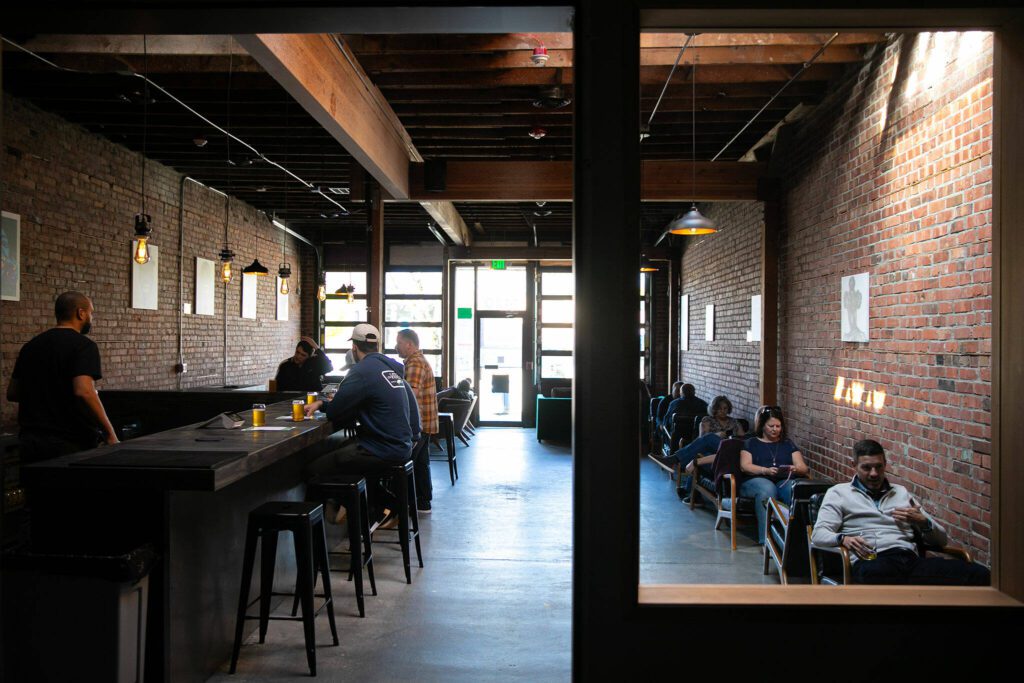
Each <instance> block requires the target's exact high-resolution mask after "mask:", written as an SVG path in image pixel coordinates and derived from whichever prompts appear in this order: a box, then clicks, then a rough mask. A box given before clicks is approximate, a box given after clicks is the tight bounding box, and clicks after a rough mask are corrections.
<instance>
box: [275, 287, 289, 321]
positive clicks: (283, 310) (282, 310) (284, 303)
mask: <svg viewBox="0 0 1024 683" xmlns="http://www.w3.org/2000/svg"><path fill="white" fill-rule="evenodd" d="M281 282H282V279H281V278H280V277H279V278H277V289H276V290H274V291H276V292H277V319H278V320H287V319H288V295H287V294H282V293H281Z"/></svg>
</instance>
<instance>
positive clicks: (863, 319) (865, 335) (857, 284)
mask: <svg viewBox="0 0 1024 683" xmlns="http://www.w3.org/2000/svg"><path fill="white" fill-rule="evenodd" d="M869 280H870V277H869V274H868V273H857V274H856V275H847V276H846V277H844V278H843V279H842V282H841V286H842V295H841V298H840V301H841V302H842V304H841V307H840V311H839V315H840V316H841V320H842V324H841V330H842V340H843V341H844V342H862V343H866V342H867V341H868V339H869V338H870V329H869V324H870V322H869V321H870V316H869V315H868V312H869V299H870V291H869Z"/></svg>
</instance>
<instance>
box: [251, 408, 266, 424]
mask: <svg viewBox="0 0 1024 683" xmlns="http://www.w3.org/2000/svg"><path fill="white" fill-rule="evenodd" d="M265 424H267V406H266V405H265V404H263V403H253V404H252V426H253V427H262V426H263V425H265Z"/></svg>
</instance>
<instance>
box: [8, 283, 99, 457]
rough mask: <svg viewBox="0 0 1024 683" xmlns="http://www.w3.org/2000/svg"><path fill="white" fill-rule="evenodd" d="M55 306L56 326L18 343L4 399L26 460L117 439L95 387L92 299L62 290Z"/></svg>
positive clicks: (96, 369)
mask: <svg viewBox="0 0 1024 683" xmlns="http://www.w3.org/2000/svg"><path fill="white" fill-rule="evenodd" d="M53 308H54V314H55V315H56V317H57V326H56V327H54V328H52V329H49V330H47V331H46V332H43V333H42V334H40V335H37V336H36V337H34V338H33V339H32V340H31V341H29V342H28V343H27V344H25V345H24V346H23V347H21V351H20V352H19V353H18V360H17V361H16V362H15V363H14V372H13V373H12V374H11V383H10V384H9V385H8V386H7V400H8V401H12V402H16V403H18V424H19V426H20V427H21V431H20V434H19V438H20V441H21V452H22V458H23V460H24V461H25V462H34V461H38V460H45V459H47V458H53V457H57V456H59V455H66V454H68V453H74V452H75V451H81V450H85V449H87V448H95V447H96V446H97V445H99V444H100V443H103V442H105V443H108V444H115V443H117V442H118V440H117V435H116V434H115V433H114V428H113V427H112V426H111V424H110V420H109V419H108V418H107V412H106V411H105V410H104V409H103V403H102V402H101V401H100V397H99V394H98V393H97V392H96V380H98V379H100V378H102V377H103V374H102V372H101V370H100V351H99V348H98V347H97V346H96V342H94V341H92V340H91V339H89V338H88V337H87V336H86V335H87V334H88V333H89V330H90V329H91V328H92V315H93V305H92V301H90V300H89V297H87V296H85V295H84V294H82V293H80V292H64V293H63V294H61V295H60V296H59V297H57V301H56V302H55V303H54V306H53Z"/></svg>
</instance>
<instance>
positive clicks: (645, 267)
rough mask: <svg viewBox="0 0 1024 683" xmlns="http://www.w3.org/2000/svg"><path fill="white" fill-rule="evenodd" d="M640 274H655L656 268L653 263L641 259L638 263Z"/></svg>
mask: <svg viewBox="0 0 1024 683" xmlns="http://www.w3.org/2000/svg"><path fill="white" fill-rule="evenodd" d="M640 272H641V273H657V272H658V266H656V265H654V261H651V260H650V259H647V258H645V259H642V260H641V261H640Z"/></svg>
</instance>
